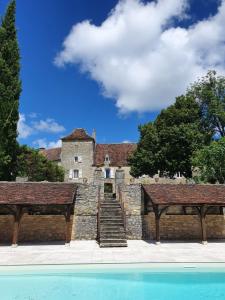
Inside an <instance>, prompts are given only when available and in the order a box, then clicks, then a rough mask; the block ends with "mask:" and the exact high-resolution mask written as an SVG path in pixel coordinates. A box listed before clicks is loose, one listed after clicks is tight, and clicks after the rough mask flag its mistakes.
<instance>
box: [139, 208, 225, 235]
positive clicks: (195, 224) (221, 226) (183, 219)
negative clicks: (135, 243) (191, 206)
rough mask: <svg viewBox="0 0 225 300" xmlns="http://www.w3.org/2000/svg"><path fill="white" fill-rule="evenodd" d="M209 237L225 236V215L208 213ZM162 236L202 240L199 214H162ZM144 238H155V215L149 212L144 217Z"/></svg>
mask: <svg viewBox="0 0 225 300" xmlns="http://www.w3.org/2000/svg"><path fill="white" fill-rule="evenodd" d="M206 224H207V237H208V239H224V238H225V216H224V215H207V216H206ZM160 237H161V239H166V240H185V239H187V240H195V239H197V240H199V239H200V240H201V224H200V220H199V217H198V216H197V215H165V214H164V215H162V217H161V219H160ZM143 238H144V239H155V216H154V213H149V214H148V215H145V216H144V217H143Z"/></svg>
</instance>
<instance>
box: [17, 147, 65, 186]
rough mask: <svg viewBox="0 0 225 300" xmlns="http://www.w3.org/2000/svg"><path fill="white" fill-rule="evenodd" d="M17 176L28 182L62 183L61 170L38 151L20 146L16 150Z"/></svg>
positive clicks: (62, 174) (62, 172)
mask: <svg viewBox="0 0 225 300" xmlns="http://www.w3.org/2000/svg"><path fill="white" fill-rule="evenodd" d="M17 174H18V176H21V177H28V180H29V181H44V180H46V181H50V182H57V181H64V171H63V168H62V167H60V166H58V165H56V164H55V163H54V162H51V161H49V160H47V158H45V157H44V156H43V155H42V154H41V153H40V152H39V150H34V149H32V148H29V147H28V146H20V147H19V150H18V160H17Z"/></svg>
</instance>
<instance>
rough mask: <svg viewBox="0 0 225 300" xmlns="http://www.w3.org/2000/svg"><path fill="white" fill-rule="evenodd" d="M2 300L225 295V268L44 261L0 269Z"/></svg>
mask: <svg viewBox="0 0 225 300" xmlns="http://www.w3.org/2000/svg"><path fill="white" fill-rule="evenodd" d="M0 299H1V300H43V299H46V300H53V299H54V300H64V299H65V300H72V299H77V300H88V299H92V300H97V299H98V300H102V299H104V300H105V299H106V300H111V299H113V300H128V299H129V300H139V299H140V300H142V299H148V300H149V299H150V300H178V299H182V300H186V299H191V300H195V299H196V300H201V299H204V300H205V299H213V300H217V299H218V300H222V299H223V300H224V299H225V268H215V267H214V268H211V267H207V268H206V267H204V268H202V267H191V266H186V267H184V266H182V267H180V266H174V267H171V266H170V267H166V268H164V267H155V266H147V265H146V264H145V265H143V266H140V265H138V266H134V265H129V266H126V265H125V266H118V267H117V266H115V265H114V266H113V267H112V266H101V267H100V268H99V267H93V266H85V267H82V266H70V267H69V266H60V267H59V266H58V267H57V266H56V267H51V266H45V267H41V268H40V267H37V266H34V267H32V268H31V267H29V268H23V267H15V268H2V269H1V268H0Z"/></svg>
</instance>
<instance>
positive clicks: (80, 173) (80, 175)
mask: <svg viewBox="0 0 225 300" xmlns="http://www.w3.org/2000/svg"><path fill="white" fill-rule="evenodd" d="M79 178H82V170H79Z"/></svg>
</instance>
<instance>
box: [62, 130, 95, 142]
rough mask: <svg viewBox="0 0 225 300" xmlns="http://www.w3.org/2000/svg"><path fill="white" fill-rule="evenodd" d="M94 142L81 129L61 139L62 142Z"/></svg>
mask: <svg viewBox="0 0 225 300" xmlns="http://www.w3.org/2000/svg"><path fill="white" fill-rule="evenodd" d="M76 140H78V141H94V138H93V137H91V136H89V135H88V134H87V133H86V131H85V130H84V129H83V128H77V129H75V130H74V131H73V132H72V133H71V134H69V135H67V136H65V137H64V138H62V141H76Z"/></svg>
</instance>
